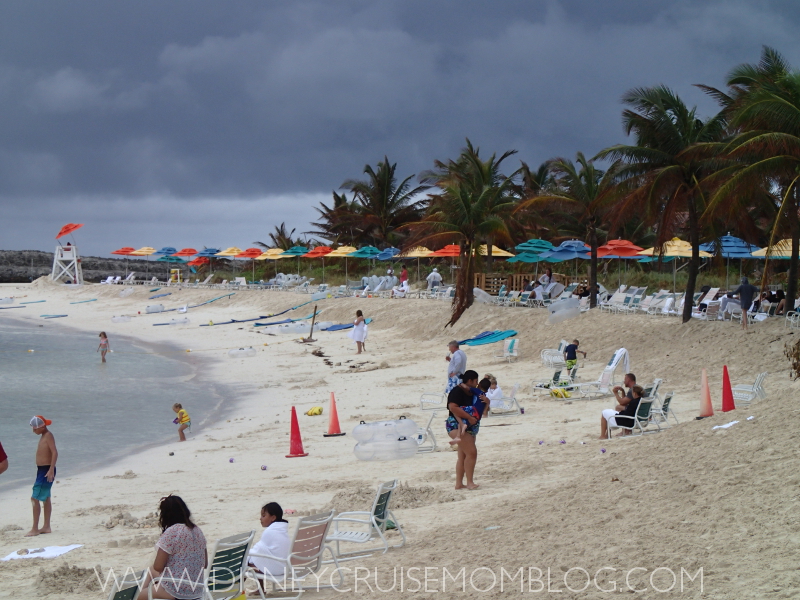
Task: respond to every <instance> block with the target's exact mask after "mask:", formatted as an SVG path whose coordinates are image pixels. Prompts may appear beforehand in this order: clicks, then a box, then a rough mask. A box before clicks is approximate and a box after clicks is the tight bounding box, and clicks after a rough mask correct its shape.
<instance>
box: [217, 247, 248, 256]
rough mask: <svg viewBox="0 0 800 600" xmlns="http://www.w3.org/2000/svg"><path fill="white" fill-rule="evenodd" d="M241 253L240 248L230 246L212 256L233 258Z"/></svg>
mask: <svg viewBox="0 0 800 600" xmlns="http://www.w3.org/2000/svg"><path fill="white" fill-rule="evenodd" d="M241 253H242V249H241V248H237V247H236V246H231V247H230V248H225V250H222V251H221V252H217V253H216V254H215V255H214V256H226V257H229V258H233V257H234V256H236V255H237V254H241Z"/></svg>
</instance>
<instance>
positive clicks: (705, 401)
mask: <svg viewBox="0 0 800 600" xmlns="http://www.w3.org/2000/svg"><path fill="white" fill-rule="evenodd" d="M713 416H714V407H713V406H711V390H709V389H708V374H707V373H706V370H705V369H703V374H702V375H701V377H700V418H701V419H702V418H704V417H713Z"/></svg>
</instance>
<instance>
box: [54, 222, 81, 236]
mask: <svg viewBox="0 0 800 600" xmlns="http://www.w3.org/2000/svg"><path fill="white" fill-rule="evenodd" d="M81 227H83V223H67V224H66V225H64V226H63V227H62V228H61V229H60V230H59V232H58V235H57V236H56V239H58V238H61V237H64V236H65V235H68V234H70V233H72V232H73V231H76V230H78V229H80V228H81Z"/></svg>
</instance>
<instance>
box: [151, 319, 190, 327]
mask: <svg viewBox="0 0 800 600" xmlns="http://www.w3.org/2000/svg"><path fill="white" fill-rule="evenodd" d="M188 324H189V319H187V318H186V317H184V318H183V319H171V320H170V321H169V322H168V323H153V327H161V326H163V325H188Z"/></svg>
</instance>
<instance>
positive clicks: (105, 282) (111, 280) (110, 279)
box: [100, 275, 114, 285]
mask: <svg viewBox="0 0 800 600" xmlns="http://www.w3.org/2000/svg"><path fill="white" fill-rule="evenodd" d="M111 283H114V276H113V275H109V276H108V277H107V278H106V279H103V280H102V281H101V282H100V285H109V284H111Z"/></svg>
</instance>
